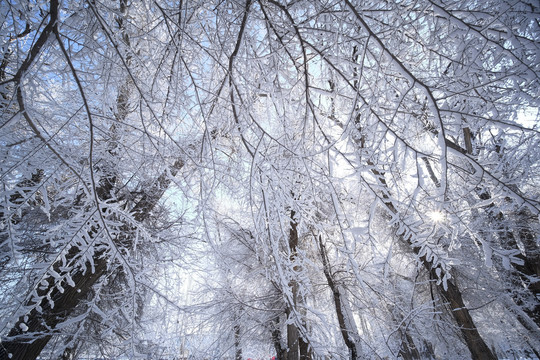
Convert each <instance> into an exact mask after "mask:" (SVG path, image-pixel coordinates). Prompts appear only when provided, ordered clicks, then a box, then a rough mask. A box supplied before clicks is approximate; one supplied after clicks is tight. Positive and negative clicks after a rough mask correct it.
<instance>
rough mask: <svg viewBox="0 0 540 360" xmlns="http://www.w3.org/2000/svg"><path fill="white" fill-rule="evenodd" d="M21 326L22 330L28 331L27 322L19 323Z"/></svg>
mask: <svg viewBox="0 0 540 360" xmlns="http://www.w3.org/2000/svg"><path fill="white" fill-rule="evenodd" d="M19 327H20V328H21V330H22V331H24V332H26V331H28V326H26V324H25V323H21V324H20V325H19Z"/></svg>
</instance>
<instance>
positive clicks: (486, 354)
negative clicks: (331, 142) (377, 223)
mask: <svg viewBox="0 0 540 360" xmlns="http://www.w3.org/2000/svg"><path fill="white" fill-rule="evenodd" d="M368 164H369V165H370V166H373V167H374V164H373V163H372V162H371V161H369V160H368ZM371 172H372V173H373V174H374V175H375V176H376V178H377V179H378V182H379V184H380V185H381V186H383V187H384V188H387V186H386V180H385V179H384V174H383V173H381V172H379V171H378V170H376V169H375V168H372V169H371ZM382 199H383V203H384V205H385V207H386V209H387V210H388V211H389V212H390V213H391V214H392V215H397V214H398V211H397V209H396V208H395V206H394V204H393V203H392V202H391V201H390V199H389V196H388V195H387V194H386V193H383V195H382ZM397 235H398V237H399V239H400V240H401V241H402V242H404V243H406V244H407V245H408V246H409V247H410V248H412V250H413V251H414V253H416V254H417V255H419V252H420V247H416V246H415V245H414V244H413V243H412V242H411V240H410V238H405V237H404V236H403V234H397ZM420 261H421V262H422V264H423V265H424V267H425V268H426V269H427V270H428V271H429V272H430V274H431V276H432V277H433V278H434V279H437V278H439V277H440V278H443V277H444V274H445V271H444V269H442V268H440V267H439V266H434V264H433V263H432V261H428V260H427V258H426V257H425V256H422V257H420ZM437 269H439V271H440V274H439V276H437ZM438 288H439V291H440V292H441V294H442V295H443V296H444V297H445V298H446V300H447V301H448V302H449V305H450V309H451V312H452V315H453V317H454V320H455V321H456V323H457V324H458V326H459V329H460V330H461V334H462V335H463V338H464V340H465V343H466V344H467V347H468V349H469V351H470V352H471V356H472V359H475V360H494V359H497V357H496V356H495V355H494V354H493V353H492V352H491V349H490V348H489V347H488V346H487V344H486V343H485V341H484V339H482V337H481V336H480V333H479V332H478V330H477V329H476V325H475V324H474V321H473V319H472V317H471V315H470V314H469V310H468V309H467V308H466V307H465V304H464V302H463V298H462V296H461V291H460V290H459V288H458V287H457V285H455V284H454V283H453V282H452V281H451V280H450V279H448V280H447V281H446V287H445V284H444V283H443V282H442V281H441V282H440V284H439V285H438Z"/></svg>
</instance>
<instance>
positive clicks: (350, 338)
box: [318, 235, 361, 360]
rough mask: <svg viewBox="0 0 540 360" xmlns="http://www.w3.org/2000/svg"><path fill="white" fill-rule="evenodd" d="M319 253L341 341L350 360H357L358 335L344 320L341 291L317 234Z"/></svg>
mask: <svg viewBox="0 0 540 360" xmlns="http://www.w3.org/2000/svg"><path fill="white" fill-rule="evenodd" d="M318 239H319V253H320V254H321V259H322V262H323V272H324V276H325V277H326V281H327V282H328V286H329V287H330V290H331V291H332V297H333V299H334V306H335V308H336V316H337V319H338V324H339V328H340V331H341V337H342V338H343V342H344V343H345V345H346V346H347V348H348V349H349V354H350V359H351V360H357V359H358V356H359V355H360V353H361V351H359V349H358V348H359V344H358V343H357V341H355V339H359V335H358V334H357V333H356V329H349V326H348V325H347V323H346V321H345V314H344V311H343V304H342V303H343V301H344V300H343V298H342V296H341V292H340V290H339V287H338V285H337V284H336V282H335V281H334V276H333V275H332V271H331V269H330V261H329V259H328V254H327V252H326V247H325V246H324V244H323V242H322V236H321V235H319V237H318Z"/></svg>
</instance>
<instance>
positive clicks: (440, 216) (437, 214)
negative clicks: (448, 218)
mask: <svg viewBox="0 0 540 360" xmlns="http://www.w3.org/2000/svg"><path fill="white" fill-rule="evenodd" d="M428 216H429V218H430V219H431V221H433V222H436V223H438V222H442V221H444V219H445V217H444V213H443V212H441V211H438V210H434V211H431V212H429V213H428Z"/></svg>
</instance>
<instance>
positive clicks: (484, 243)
mask: <svg viewBox="0 0 540 360" xmlns="http://www.w3.org/2000/svg"><path fill="white" fill-rule="evenodd" d="M482 249H483V250H484V256H485V258H486V266H487V267H488V268H490V267H492V266H493V261H492V259H491V258H492V256H493V250H492V249H491V246H490V245H489V244H488V242H487V241H484V240H482Z"/></svg>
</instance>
